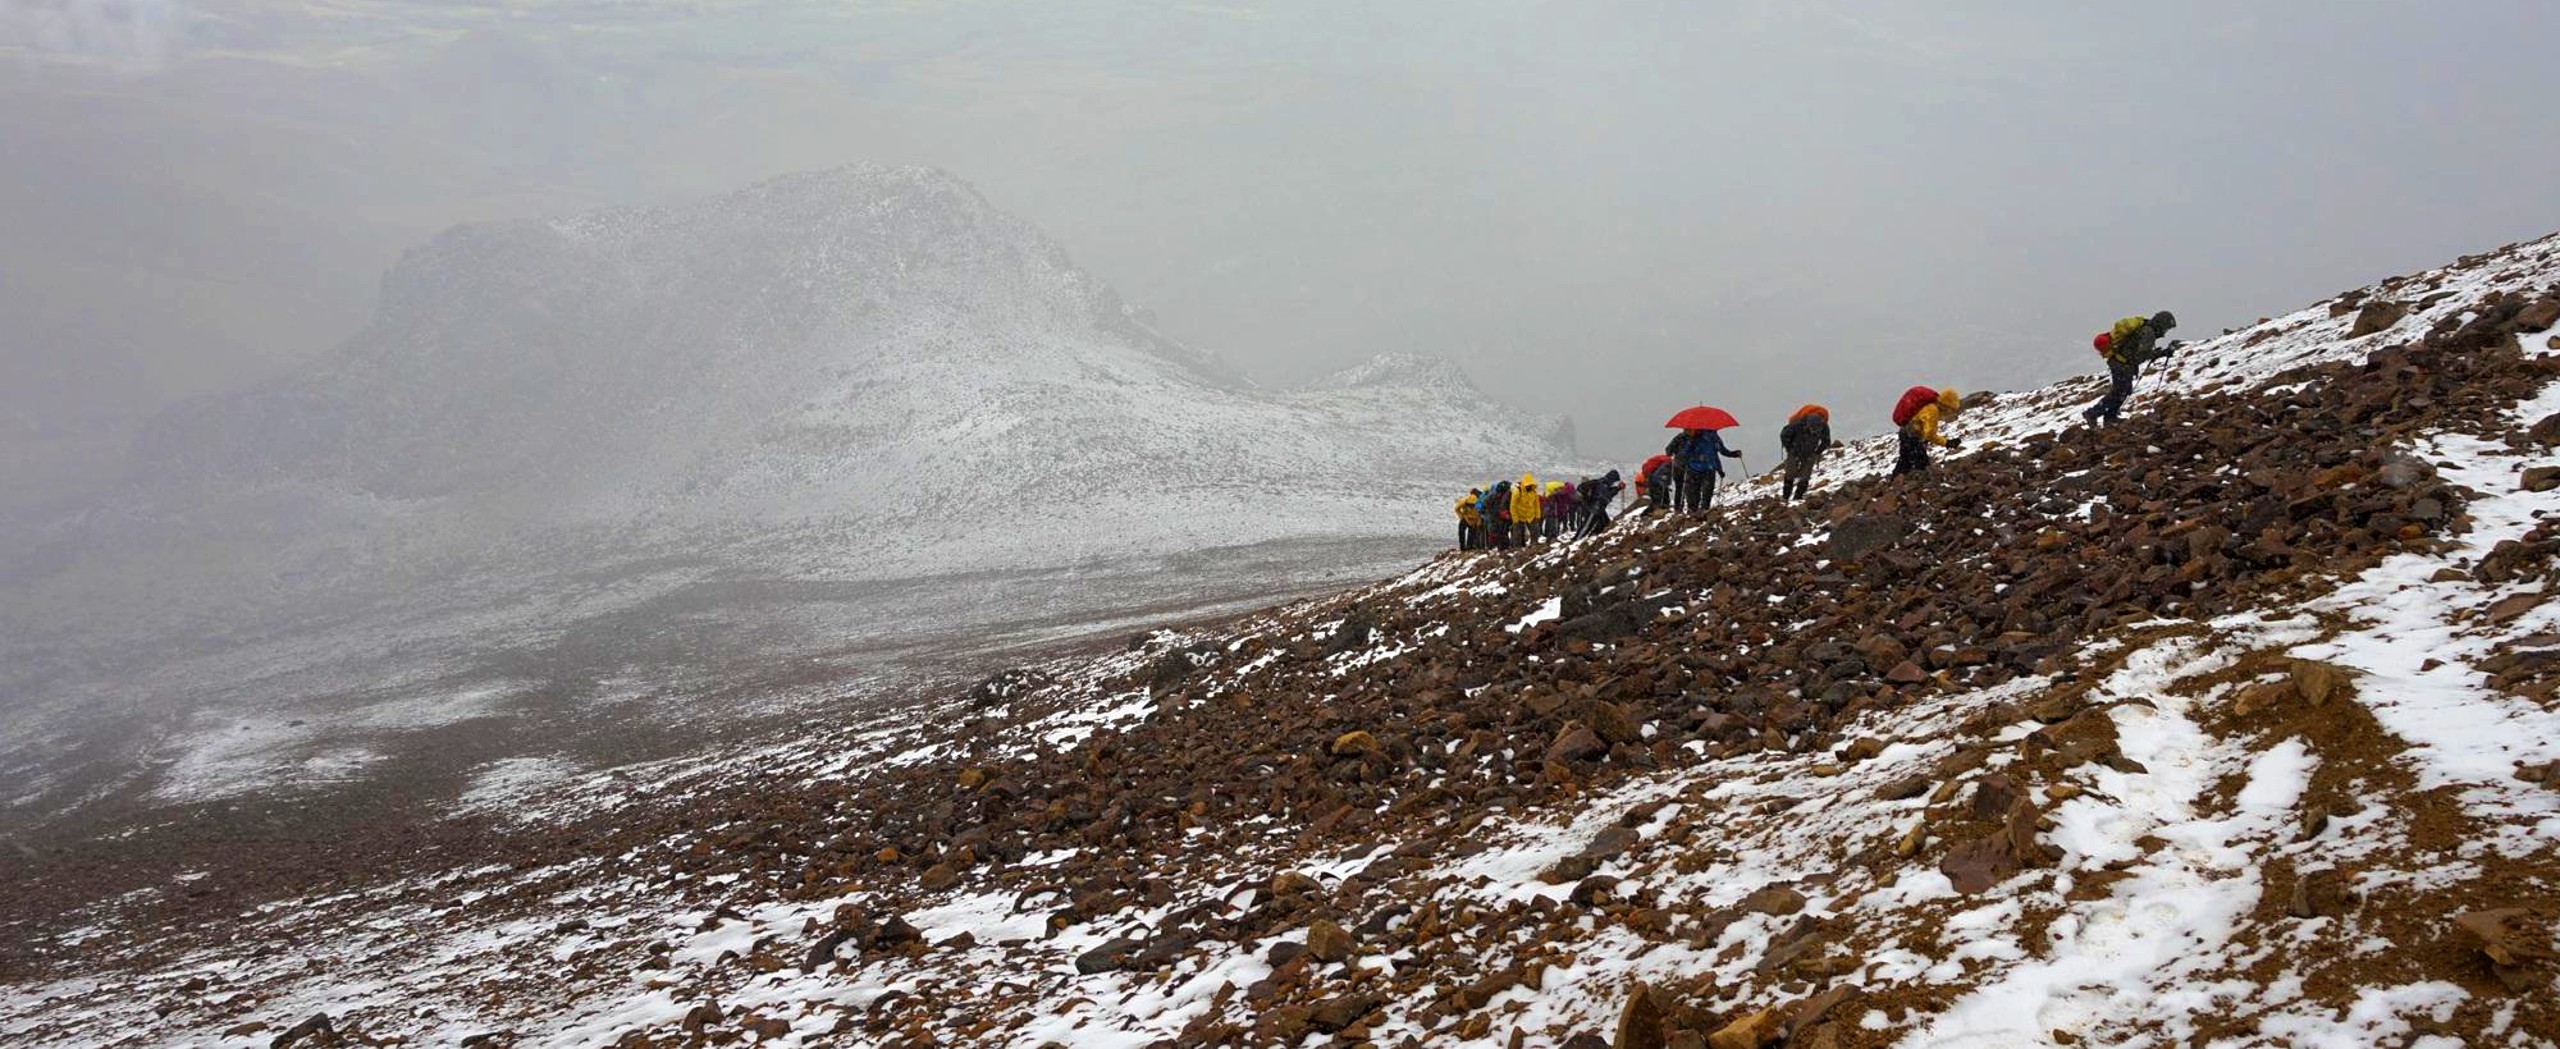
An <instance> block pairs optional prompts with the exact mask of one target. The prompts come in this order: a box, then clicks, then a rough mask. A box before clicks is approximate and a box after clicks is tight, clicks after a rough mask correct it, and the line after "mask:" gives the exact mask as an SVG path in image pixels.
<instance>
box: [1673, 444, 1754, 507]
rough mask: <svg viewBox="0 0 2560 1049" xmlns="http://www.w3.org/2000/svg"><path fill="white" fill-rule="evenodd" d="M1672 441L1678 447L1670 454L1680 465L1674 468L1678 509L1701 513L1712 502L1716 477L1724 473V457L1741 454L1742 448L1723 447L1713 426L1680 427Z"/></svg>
mask: <svg viewBox="0 0 2560 1049" xmlns="http://www.w3.org/2000/svg"><path fill="white" fill-rule="evenodd" d="M1671 444H1672V447H1674V448H1678V449H1679V451H1676V452H1673V453H1671V454H1672V455H1673V456H1674V457H1676V458H1678V459H1679V465H1680V468H1679V469H1678V470H1676V471H1673V476H1674V477H1676V478H1677V479H1678V482H1679V485H1680V509H1682V510H1684V511H1687V512H1689V513H1693V514H1695V513H1704V512H1706V510H1707V508H1708V507H1710V506H1714V505H1715V502H1716V480H1717V479H1718V478H1721V477H1723V476H1724V461H1725V460H1726V459H1729V458H1730V459H1739V458H1742V450H1741V449H1739V448H1728V447H1725V443H1724V435H1722V434H1719V433H1717V432H1715V431H1714V430H1682V431H1680V436H1678V437H1674V438H1672V439H1671Z"/></svg>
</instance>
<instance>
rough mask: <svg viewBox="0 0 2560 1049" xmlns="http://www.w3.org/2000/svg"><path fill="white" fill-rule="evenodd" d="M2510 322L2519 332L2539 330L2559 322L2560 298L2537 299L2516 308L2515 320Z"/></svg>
mask: <svg viewBox="0 0 2560 1049" xmlns="http://www.w3.org/2000/svg"><path fill="white" fill-rule="evenodd" d="M2511 323H2512V324H2514V325H2515V330H2517V331H2519V332H2534V331H2541V330H2543V329H2545V328H2548V327H2550V326H2552V325H2553V324H2560V299H2551V298H2546V299H2540V300H2537V301H2535V302H2534V304H2533V305H2530V306H2527V307H2525V308H2523V309H2521V310H2517V311H2516V316H2515V320H2514V321H2512V322H2511Z"/></svg>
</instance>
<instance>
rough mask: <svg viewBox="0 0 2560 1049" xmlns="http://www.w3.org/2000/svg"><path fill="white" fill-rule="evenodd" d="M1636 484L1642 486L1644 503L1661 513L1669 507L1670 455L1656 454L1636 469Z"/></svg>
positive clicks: (1655, 511)
mask: <svg viewBox="0 0 2560 1049" xmlns="http://www.w3.org/2000/svg"><path fill="white" fill-rule="evenodd" d="M1636 484H1638V485H1641V486H1642V490H1643V492H1644V504H1645V505H1646V506H1648V507H1651V508H1652V509H1653V512H1654V513H1657V514H1658V513H1661V512H1663V511H1665V510H1668V509H1670V508H1671V457H1670V456H1668V455H1657V456H1654V457H1653V458H1651V459H1647V460H1645V461H1644V465H1643V466H1641V467H1638V468H1637V469H1636Z"/></svg>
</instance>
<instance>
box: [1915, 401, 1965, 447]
mask: <svg viewBox="0 0 2560 1049" xmlns="http://www.w3.org/2000/svg"><path fill="white" fill-rule="evenodd" d="M1963 410H1964V398H1963V395H1962V394H1959V393H1957V392H1956V391H1954V390H1940V391H1938V399H1937V400H1936V401H1933V402H1931V403H1929V404H1924V405H1921V406H1920V410H1919V411H1916V412H1913V413H1911V423H1910V425H1911V427H1912V428H1913V429H1915V430H1917V431H1919V433H1920V439H1921V440H1923V441H1927V442H1929V443H1930V444H1939V445H1943V444H1945V443H1947V439H1946V438H1944V437H1941V436H1939V435H1938V421H1939V420H1940V419H1943V418H1953V417H1954V416H1955V414H1956V413H1957V412H1960V411H1963Z"/></svg>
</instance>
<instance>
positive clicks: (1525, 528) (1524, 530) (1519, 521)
mask: <svg viewBox="0 0 2560 1049" xmlns="http://www.w3.org/2000/svg"><path fill="white" fill-rule="evenodd" d="M1542 502H1543V500H1541V499H1540V498H1539V496H1538V479H1537V478H1536V477H1534V476H1531V475H1529V474H1521V475H1520V483H1519V484H1518V485H1517V486H1515V487H1513V488H1512V489H1511V530H1512V532H1513V533H1515V538H1516V539H1517V540H1518V541H1519V545H1521V546H1527V545H1529V541H1530V540H1533V539H1536V538H1537V537H1538V518H1539V516H1540V510H1541V509H1543V507H1542V506H1541V503H1542Z"/></svg>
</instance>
